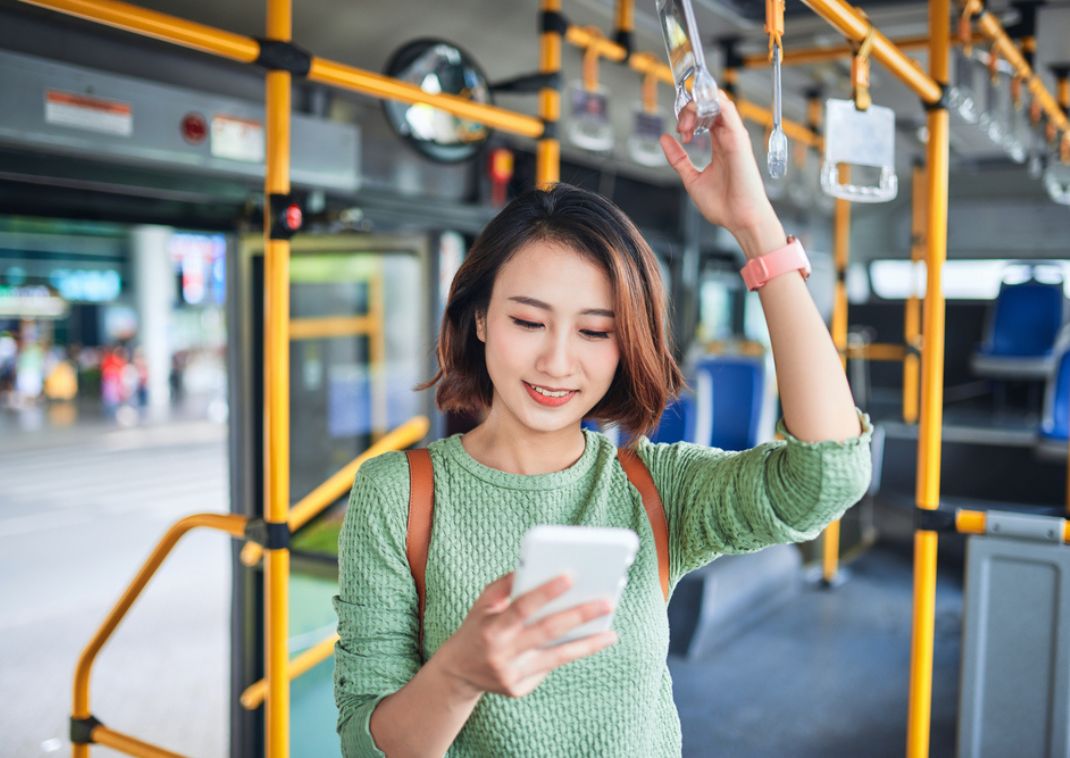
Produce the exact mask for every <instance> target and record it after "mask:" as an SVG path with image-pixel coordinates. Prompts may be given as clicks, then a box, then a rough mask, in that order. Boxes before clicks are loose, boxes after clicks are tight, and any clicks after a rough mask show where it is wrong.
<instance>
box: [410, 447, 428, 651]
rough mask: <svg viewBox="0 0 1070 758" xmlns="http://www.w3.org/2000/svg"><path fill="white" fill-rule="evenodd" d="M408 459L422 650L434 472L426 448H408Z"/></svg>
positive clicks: (412, 551) (412, 568)
mask: <svg viewBox="0 0 1070 758" xmlns="http://www.w3.org/2000/svg"><path fill="white" fill-rule="evenodd" d="M405 455H406V456H407V457H408V459H409V528H408V534H407V536H406V539H405V553H406V555H407V556H408V559H409V570H410V571H411V572H412V578H413V580H414V581H415V582H416V597H417V599H418V602H419V611H418V613H419V614H420V615H419V617H418V619H419V622H420V651H421V655H422V654H423V648H424V603H425V601H426V598H427V584H426V575H427V551H428V548H429V546H430V545H431V519H432V515H433V513H434V510H435V476H434V470H433V468H432V466H431V453H430V452H428V450H427V449H426V448H421V449H419V450H407V451H405Z"/></svg>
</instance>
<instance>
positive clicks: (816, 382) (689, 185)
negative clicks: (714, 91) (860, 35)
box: [661, 92, 861, 442]
mask: <svg viewBox="0 0 1070 758" xmlns="http://www.w3.org/2000/svg"><path fill="white" fill-rule="evenodd" d="M719 97H720V104H721V115H720V116H719V117H718V118H717V120H716V121H715V122H714V125H713V128H712V129H711V130H710V136H711V138H712V142H713V155H712V160H711V161H710V164H709V165H708V166H707V167H706V168H705V169H703V170H702V171H698V170H697V169H696V168H695V167H694V165H692V163H691V160H690V159H689V158H688V156H687V153H685V152H684V150H683V148H682V147H681V146H680V144H679V143H677V142H676V140H674V139H673V138H672V137H670V136H668V135H662V137H661V145H662V149H663V150H664V151H665V156H666V158H668V160H669V163H670V164H671V165H672V167H673V169H675V170H676V173H677V174H678V175H679V176H680V179H681V180H682V181H683V184H684V187H685V189H686V190H687V193H688V194H689V195H690V196H691V199H692V201H693V202H694V203H695V205H696V207H697V208H698V209H699V211H700V212H701V213H702V215H703V216H705V218H706V219H707V220H708V221H710V223H713V224H717V225H719V226H723V227H725V228H726V229H727V230H728V231H729V232H731V234H732V236H734V237H735V238H736V240H737V241H738V242H739V245H740V247H742V248H743V253H744V255H746V257H747V260H750V259H752V258H757V257H758V256H761V255H764V254H766V253H771V252H773V251H774V250H777V249H779V248H781V247H783V246H784V245H785V244H787V235H786V234H785V232H784V228H783V226H782V225H781V223H780V220H779V219H778V218H777V215H776V212H775V211H774V210H773V206H772V205H771V204H770V202H769V199H768V197H766V194H765V187H764V185H763V184H762V178H761V174H760V173H759V169H758V165H757V162H756V161H755V159H754V151H753V150H752V148H751V144H750V138H749V136H748V135H747V130H746V129H745V128H744V127H743V122H742V120H741V119H740V117H739V113H738V112H737V111H736V107H735V105H733V104H732V102H731V101H730V100H729V99H728V98H727V97H726V96H725V95H724V93H723V92H722V93H720V96H719ZM693 128H694V115H693V107H692V106H688V108H687V109H685V110H684V111H683V112H681V114H680V123H679V127H678V129H679V131H680V133H681V135H683V138H684V140H685V141H689V140H690V138H691V131H693ZM758 294H759V297H760V298H761V302H762V308H763V310H764V311H765V320H766V324H767V325H768V327H769V337H770V341H771V343H772V348H773V360H774V361H775V363H776V374H777V388H778V391H779V393H780V400H781V405H782V406H783V410H784V424H785V426H786V427H787V428H788V430H789V431H790V432H791V433H792V434H793V435H795V436H796V437H797V438H799V439H800V440H804V441H807V442H819V441H822V440H837V441H843V440H846V439H849V438H851V437H856V436H858V435H859V434H860V433H861V427H860V426H859V421H858V416H857V414H856V413H855V410H854V400H853V398H852V397H851V390H850V388H849V386H848V384H847V377H846V375H845V374H844V371H843V366H842V364H841V363H840V358H839V355H838V354H837V352H836V347H835V345H833V343H832V338H831V336H830V335H829V332H828V329H827V328H826V327H825V323H824V321H823V320H822V319H821V314H820V313H819V312H818V310H817V306H816V305H815V304H814V301H813V298H812V297H811V296H810V292H809V290H807V288H806V284H805V282H804V280H803V278H802V277H801V276H798V275H795V274H784V275H781V276H777V277H774V278H773V279H771V280H769V282H768V283H767V284H765V286H763V287H762V288H761V289H759V290H758Z"/></svg>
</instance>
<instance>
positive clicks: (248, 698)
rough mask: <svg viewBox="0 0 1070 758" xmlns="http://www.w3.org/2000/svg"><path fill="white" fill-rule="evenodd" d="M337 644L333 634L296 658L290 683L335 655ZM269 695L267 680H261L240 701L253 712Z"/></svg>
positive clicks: (335, 635)
mask: <svg viewBox="0 0 1070 758" xmlns="http://www.w3.org/2000/svg"><path fill="white" fill-rule="evenodd" d="M336 642H338V635H337V634H332V635H331V636H330V637H328V638H327V639H325V640H323V641H322V642H317V643H316V644H315V645H313V646H312V647H310V648H309V649H308V650H305V651H304V652H302V653H300V654H299V655H296V656H294V659H293V660H292V661H290V666H289V668H288V669H287V671H288V672H289V677H290V681H293V680H294V679H297V678H298V677H299V676H301V675H302V674H305V673H307V672H308V671H310V670H312V669H313V668H315V667H316V666H317V665H319V664H320V663H322V662H323V661H325V660H327V659H328V658H330V657H331V656H332V655H334V645H335V643H336ZM267 695H268V688H267V680H265V679H260V680H259V681H256V682H253V683H252V684H250V685H249V686H248V687H246V688H245V691H244V692H242V694H241V697H240V698H239V699H238V700H239V702H240V703H241V704H242V707H243V708H245V709H246V710H248V711H251V710H253V709H255V708H258V707H259V706H260V704H261V703H263V702H264V699H265V698H267Z"/></svg>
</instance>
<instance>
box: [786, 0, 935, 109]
mask: <svg viewBox="0 0 1070 758" xmlns="http://www.w3.org/2000/svg"><path fill="white" fill-rule="evenodd" d="M803 2H804V3H806V4H807V5H808V6H810V8H811V9H813V11H814V12H815V13H816V14H817V15H819V16H821V17H822V18H823V19H825V20H826V21H828V22H829V23H830V24H832V26H834V27H835V28H836V29H838V30H839V31H840V32H841V33H842V34H843V35H844V36H845V37H847V38H848V39H850V40H854V41H855V42H861V41H862V40H864V39H865V38H866V33H867V32H868V30H869V29H870V24H869V22H868V21H866V20H865V19H864V18H862V16H861V14H860V11H859V10H858V9H857V8H855V7H854V6H852V5H851V4H850V3H845V2H843V0H803ZM948 39H949V40H950V34H949V35H948ZM872 57H874V58H876V59H877V60H879V61H880V62H881V63H882V64H884V66H885V67H886V68H888V69H889V70H890V71H891V72H892V73H893V74H895V75H896V76H897V77H898V78H899V80H900V81H901V82H903V84H905V85H906V86H908V87H910V89H912V90H913V91H914V92H915V93H916V94H917V95H918V96H919V97H920V98H921V99H922V100H924V101H925V102H927V103H935V102H937V101H939V100H940V94H941V93H940V85H939V84H937V82H936V80H934V79H933V78H932V77H931V76H929V75H928V74H926V73H925V72H924V71H922V70H921V68H920V67H919V66H918V64H917V63H915V62H914V61H913V59H911V58H910V57H909V56H907V54H906V53H904V52H903V51H902V50H900V49H899V48H898V47H896V46H895V43H893V42H892V41H891V40H889V39H888V38H887V37H885V36H884V35H883V34H882V33H881V32H879V31H877V30H876V29H874V30H873V52H872Z"/></svg>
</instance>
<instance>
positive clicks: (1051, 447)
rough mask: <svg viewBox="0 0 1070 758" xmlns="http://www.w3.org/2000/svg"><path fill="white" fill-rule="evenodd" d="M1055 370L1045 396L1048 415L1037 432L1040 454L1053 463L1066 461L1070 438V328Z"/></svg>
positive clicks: (1060, 344)
mask: <svg viewBox="0 0 1070 758" xmlns="http://www.w3.org/2000/svg"><path fill="white" fill-rule="evenodd" d="M1054 353H1055V356H1054V360H1055V370H1054V371H1053V372H1052V374H1051V375H1050V376H1049V377H1048V384H1047V389H1046V390H1045V393H1044V415H1043V417H1042V418H1041V422H1040V430H1039V431H1038V432H1037V454H1038V455H1039V456H1040V457H1042V458H1046V459H1049V460H1066V444H1067V439H1068V438H1070V328H1064V329H1063V331H1062V333H1061V334H1060V336H1059V340H1058V342H1056V344H1055V350H1054Z"/></svg>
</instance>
